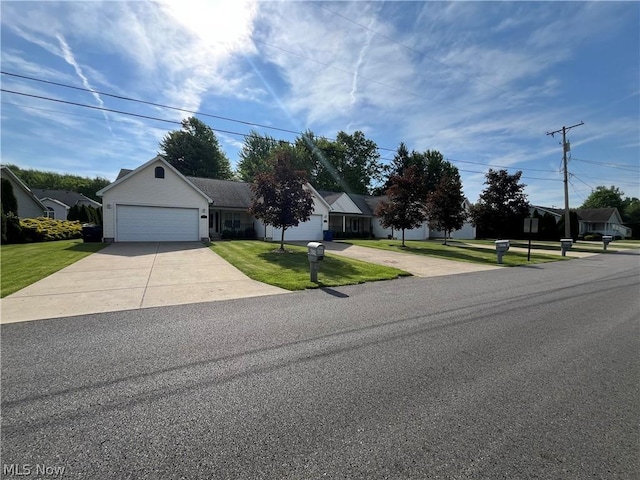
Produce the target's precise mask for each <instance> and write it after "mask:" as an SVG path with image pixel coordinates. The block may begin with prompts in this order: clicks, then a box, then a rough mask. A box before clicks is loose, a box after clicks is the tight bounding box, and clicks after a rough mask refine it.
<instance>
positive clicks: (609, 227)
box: [576, 208, 631, 238]
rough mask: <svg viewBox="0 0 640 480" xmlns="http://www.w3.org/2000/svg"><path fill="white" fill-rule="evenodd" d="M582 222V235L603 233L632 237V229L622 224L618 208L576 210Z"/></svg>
mask: <svg viewBox="0 0 640 480" xmlns="http://www.w3.org/2000/svg"><path fill="white" fill-rule="evenodd" d="M576 212H577V213H578V220H579V223H580V231H579V234H580V235H586V234H588V233H601V234H602V235H613V236H614V237H616V236H619V237H621V238H627V237H631V229H630V228H629V227H626V226H624V225H623V224H622V217H621V216H620V212H618V209H617V208H581V209H578V210H576Z"/></svg>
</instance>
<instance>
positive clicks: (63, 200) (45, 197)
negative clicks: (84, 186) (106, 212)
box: [32, 188, 102, 220]
mask: <svg viewBox="0 0 640 480" xmlns="http://www.w3.org/2000/svg"><path fill="white" fill-rule="evenodd" d="M32 191H33V193H34V195H36V196H37V197H38V198H39V199H40V201H41V202H42V203H43V204H44V205H45V207H47V210H48V211H49V216H50V217H52V218H57V219H59V220H66V219H67V215H68V214H69V210H70V209H71V207H73V206H74V205H78V206H82V205H86V206H88V207H93V208H100V207H101V206H102V204H101V203H99V202H96V201H95V200H92V199H90V198H89V197H87V196H85V195H83V194H82V193H78V192H72V191H70V190H49V189H42V188H34V189H33V190H32Z"/></svg>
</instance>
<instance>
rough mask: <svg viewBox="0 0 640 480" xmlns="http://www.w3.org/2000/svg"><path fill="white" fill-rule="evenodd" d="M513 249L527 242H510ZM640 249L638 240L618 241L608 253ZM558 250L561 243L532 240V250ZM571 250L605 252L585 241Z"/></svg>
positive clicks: (482, 243)
mask: <svg viewBox="0 0 640 480" xmlns="http://www.w3.org/2000/svg"><path fill="white" fill-rule="evenodd" d="M453 242H457V243H471V244H474V243H475V244H479V245H491V246H493V245H494V241H493V240H468V241H467V240H459V241H456V240H454V241H453ZM510 244H511V246H512V247H520V248H527V245H528V241H527V240H510ZM634 248H640V242H638V240H616V241H614V242H611V243H610V244H609V246H608V247H607V253H612V252H616V251H618V250H624V249H634ZM534 249H539V250H557V251H558V252H560V242H559V241H556V242H554V241H545V240H533V239H532V240H531V250H534ZM571 250H573V251H575V252H593V253H595V252H603V247H602V242H586V241H584V240H578V241H577V242H575V243H574V244H573V245H572V246H571Z"/></svg>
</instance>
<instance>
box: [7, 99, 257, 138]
mask: <svg viewBox="0 0 640 480" xmlns="http://www.w3.org/2000/svg"><path fill="white" fill-rule="evenodd" d="M0 92H5V93H12V94H14V95H22V96H24V97H31V98H37V99H40V100H47V101H50V102H58V103H64V104H67V105H74V106H76V107H84V108H91V109H93V110H99V111H102V112H110V113H118V114H120V115H129V116H131V117H137V118H145V119H147V120H155V121H158V122H165V123H172V124H177V125H182V122H178V121H177V120H167V119H166V118H158V117H152V116H150V115H142V114H139V113H132V112H125V111H122V110H115V109H112V108H106V107H96V106H95V105H87V104H86V103H78V102H71V101H69V100H60V99H57V98H51V97H43V96H41V95H33V94H31V93H23V92H16V91H13V90H7V89H6V88H0ZM211 130H213V131H216V132H221V133H227V134H229V135H239V136H241V137H244V136H246V134H245V133H239V132H232V131H230V130H222V129H219V128H212V129H211Z"/></svg>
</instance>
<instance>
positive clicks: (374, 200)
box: [319, 191, 476, 240]
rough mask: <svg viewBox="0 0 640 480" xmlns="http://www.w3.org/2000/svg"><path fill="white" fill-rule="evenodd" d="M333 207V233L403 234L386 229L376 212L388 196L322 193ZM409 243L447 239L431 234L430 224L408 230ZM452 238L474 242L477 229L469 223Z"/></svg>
mask: <svg viewBox="0 0 640 480" xmlns="http://www.w3.org/2000/svg"><path fill="white" fill-rule="evenodd" d="M319 193H320V194H321V195H322V196H323V197H324V199H325V200H326V201H327V203H328V204H329V205H330V206H331V210H330V212H329V230H333V231H335V232H343V234H345V235H347V236H348V235H351V234H362V233H371V234H373V236H374V237H376V238H386V237H389V236H391V237H392V238H393V237H398V236H399V235H401V233H400V232H399V231H394V230H393V229H392V228H384V227H382V225H381V223H380V219H379V218H378V217H376V215H375V211H376V208H377V207H378V204H379V203H380V202H381V201H383V200H386V197H385V196H376V197H374V196H371V195H361V194H354V193H344V192H328V191H320V192H319ZM470 206H471V204H470V203H469V201H468V200H466V199H465V208H466V209H467V211H468V210H469V208H470ZM404 234H405V240H426V239H428V238H443V237H444V232H438V231H430V229H429V224H428V222H425V223H424V224H423V225H421V226H419V227H417V228H413V229H407V230H405V232H404ZM450 238H458V239H474V238H476V229H475V227H474V226H473V225H472V224H471V222H465V224H464V226H463V227H462V228H461V229H460V230H456V231H455V232H451V234H450Z"/></svg>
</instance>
